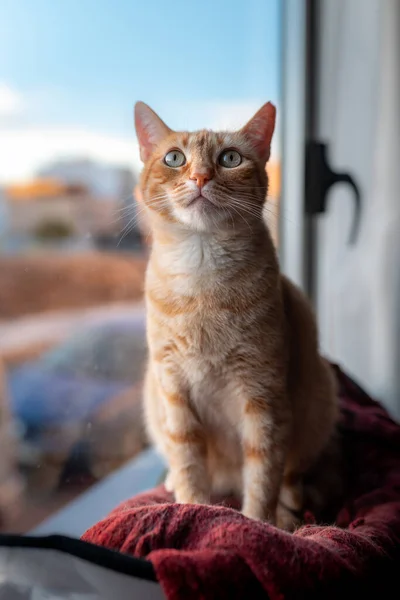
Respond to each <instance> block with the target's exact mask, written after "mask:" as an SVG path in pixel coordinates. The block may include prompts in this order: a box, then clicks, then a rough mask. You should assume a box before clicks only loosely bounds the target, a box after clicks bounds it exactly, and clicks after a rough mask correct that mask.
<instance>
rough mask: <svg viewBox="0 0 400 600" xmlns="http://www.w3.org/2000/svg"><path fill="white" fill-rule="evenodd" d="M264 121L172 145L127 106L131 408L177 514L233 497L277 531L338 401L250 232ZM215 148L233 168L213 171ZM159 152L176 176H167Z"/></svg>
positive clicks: (298, 498) (286, 290)
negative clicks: (142, 271)
mask: <svg viewBox="0 0 400 600" xmlns="http://www.w3.org/2000/svg"><path fill="white" fill-rule="evenodd" d="M274 122H275V109H274V108H273V107H272V105H271V104H266V105H265V106H263V107H262V108H261V109H260V111H259V112H258V113H257V114H256V115H255V116H254V117H253V119H252V120H251V121H249V123H248V124H247V125H246V126H245V127H244V128H243V129H241V130H240V131H236V132H227V133H223V132H219V133H214V132H211V131H206V130H203V131H199V132H195V133H187V132H184V133H180V132H173V131H171V130H170V129H169V128H168V127H167V126H166V125H165V124H164V123H163V122H162V121H161V119H159V117H157V115H156V114H155V113H154V112H153V111H151V109H149V108H148V107H147V106H146V105H144V104H142V103H138V105H137V106H136V128H137V133H138V138H139V142H140V146H141V156H142V158H143V160H144V170H143V173H142V179H141V190H142V201H143V204H144V206H145V209H146V213H147V219H148V223H149V226H150V229H151V236H152V251H151V256H150V260H149V264H148V269H147V276H146V301H147V337H148V345H149V362H148V369H147V374H146V382H145V397H144V400H145V404H144V406H145V414H146V422H147V428H148V432H149V434H150V436H151V438H152V440H153V441H154V443H155V445H156V446H157V447H158V448H159V450H160V451H161V452H162V453H163V454H164V456H165V457H166V459H167V461H168V464H169V475H168V478H167V482H166V485H167V486H168V488H169V489H171V490H173V491H174V493H175V497H176V500H177V501H178V502H184V503H186V502H199V503H204V502H209V501H210V495H211V493H213V492H236V493H238V494H241V495H242V497H243V512H244V513H245V514H246V515H248V516H249V517H253V518H257V519H268V520H270V521H271V522H272V523H277V524H278V525H279V526H281V527H284V528H288V529H289V528H292V527H293V525H294V519H293V516H292V515H291V513H290V511H288V510H287V508H290V509H293V510H299V509H301V505H302V502H303V489H302V476H303V474H305V473H306V472H307V470H309V469H310V468H312V466H313V465H314V464H315V463H316V462H317V460H318V459H319V457H320V456H321V455H322V453H323V452H324V451H325V449H326V448H327V446H328V444H329V441H330V439H331V437H332V434H333V432H334V429H335V423H336V419H337V403H336V394H335V389H334V382H333V376H332V373H331V371H330V368H329V366H328V364H327V363H326V362H325V361H324V360H323V359H322V358H321V356H320V355H319V352H318V340H317V331H316V324H315V319H314V316H313V313H312V311H311V308H310V306H309V304H308V302H307V300H306V299H305V297H304V296H303V295H302V293H301V292H300V290H298V289H297V288H296V287H295V286H294V285H293V284H291V283H290V282H289V281H288V280H287V279H286V278H285V277H284V276H282V275H281V274H280V272H279V266H278V262H277V258H276V254H275V250H274V247H273V243H272V241H271V237H270V235H269V232H268V229H267V227H266V225H265V222H264V220H263V207H264V203H265V199H266V193H267V183H268V182H267V175H266V169H265V164H266V161H267V160H268V157H269V152H270V143H271V137H272V134H273V129H274ZM225 150H229V153H228V154H227V155H226V157H225V158H226V160H227V161H229V160H231V161H235V160H237V155H236V154H232V152H233V153H234V152H239V154H240V156H241V159H242V162H241V163H240V164H238V165H236V164H235V166H234V167H232V168H230V166H229V167H226V166H225V165H226V163H224V162H221V161H223V159H222V158H221V153H224V151H225ZM169 152H172V153H173V160H174V161H175V160H178V159H179V160H180V159H181V158H182V157H181V155H180V154H176V153H183V155H184V158H185V162H184V164H180V165H179V166H178V167H176V166H172V167H171V166H168V165H167V164H166V163H165V160H164V157H166V155H168V153H169ZM170 160H172V159H171V156H170ZM173 164H175V163H173ZM229 164H230V163H229ZM199 194H201V195H200V196H199ZM279 500H281V502H279Z"/></svg>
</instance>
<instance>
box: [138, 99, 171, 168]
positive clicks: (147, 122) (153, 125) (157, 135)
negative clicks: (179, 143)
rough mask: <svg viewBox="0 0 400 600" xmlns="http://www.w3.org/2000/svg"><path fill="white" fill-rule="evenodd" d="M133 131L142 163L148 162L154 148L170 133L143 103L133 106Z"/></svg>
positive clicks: (162, 122)
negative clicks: (134, 131)
mask: <svg viewBox="0 0 400 600" xmlns="http://www.w3.org/2000/svg"><path fill="white" fill-rule="evenodd" d="M135 129H136V135H137V137H138V141H139V148H140V158H141V160H142V161H143V162H146V160H148V158H149V157H150V155H151V154H152V152H153V150H154V148H155V146H157V144H158V143H159V142H160V141H161V140H162V139H164V138H165V137H166V136H167V135H168V134H169V133H171V130H170V128H169V127H167V125H166V124H165V123H164V121H162V120H161V119H160V117H159V116H158V115H156V113H155V112H154V110H152V109H151V108H150V106H147V104H145V103H144V102H136V104H135Z"/></svg>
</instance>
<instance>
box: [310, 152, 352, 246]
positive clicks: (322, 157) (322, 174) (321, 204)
mask: <svg viewBox="0 0 400 600" xmlns="http://www.w3.org/2000/svg"><path fill="white" fill-rule="evenodd" d="M326 154H327V146H326V144H323V143H321V142H308V143H307V145H306V173H305V209H306V213H307V214H308V215H318V214H322V213H324V212H326V206H327V200H328V192H329V190H330V188H331V187H332V186H333V185H335V184H336V183H347V184H348V185H350V187H351V188H352V189H353V192H354V203H355V206H354V217H353V223H352V227H351V230H350V236H349V244H354V243H355V242H356V240H357V236H358V232H359V229H360V221H361V194H360V190H359V189H358V186H357V184H356V182H355V181H354V179H353V177H352V176H351V175H349V174H348V173H335V172H334V171H332V169H331V168H330V166H329V164H328V162H327V157H326Z"/></svg>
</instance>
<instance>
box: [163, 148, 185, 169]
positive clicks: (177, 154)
mask: <svg viewBox="0 0 400 600" xmlns="http://www.w3.org/2000/svg"><path fill="white" fill-rule="evenodd" d="M164 162H165V164H166V165H167V167H171V168H172V169H176V168H178V167H182V166H183V165H184V164H185V162H186V158H185V155H184V154H183V152H181V151H180V150H171V151H170V152H168V154H166V155H165V157H164Z"/></svg>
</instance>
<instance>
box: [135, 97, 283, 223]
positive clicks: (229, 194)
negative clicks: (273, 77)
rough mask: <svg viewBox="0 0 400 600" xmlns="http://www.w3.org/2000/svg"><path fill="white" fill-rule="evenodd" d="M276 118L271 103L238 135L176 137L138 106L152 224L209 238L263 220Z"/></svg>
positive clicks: (145, 198)
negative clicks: (199, 232) (168, 225)
mask: <svg viewBox="0 0 400 600" xmlns="http://www.w3.org/2000/svg"><path fill="white" fill-rule="evenodd" d="M275 112H276V111H275V107H274V106H273V105H272V104H271V103H267V104H265V105H264V106H262V107H261V108H260V110H259V111H258V112H257V113H256V114H255V115H254V117H253V118H252V119H251V120H250V121H249V122H248V123H247V124H246V125H245V126H244V127H243V128H242V129H240V130H238V131H234V132H213V131H207V130H202V131H196V132H194V133H188V132H178V131H172V130H171V129H170V128H169V127H167V125H166V124H165V123H164V122H163V121H162V120H161V119H160V117H158V116H157V115H156V113H155V112H154V111H153V110H152V109H151V108H150V107H149V106H147V105H146V104H144V103H143V102H138V103H137V104H136V106H135V126H136V132H137V137H138V140H139V145H140V157H141V159H142V161H143V163H144V169H143V173H142V179H141V190H142V197H143V202H144V203H145V205H146V207H147V208H148V209H149V210H148V216H149V217H150V222H151V220H152V217H153V218H154V220H157V222H158V223H161V224H162V223H163V222H164V223H169V224H173V225H176V226H179V227H182V228H184V229H191V230H195V231H204V232H207V231H214V230H229V229H233V228H236V227H245V226H247V227H248V226H249V225H250V226H251V223H252V222H253V223H254V221H256V220H257V221H260V220H262V209H263V205H264V202H265V199H266V193H267V185H268V183H267V175H266V169H265V166H266V162H267V161H268V158H269V155H270V147H271V139H272V134H273V132H274V127H275Z"/></svg>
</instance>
